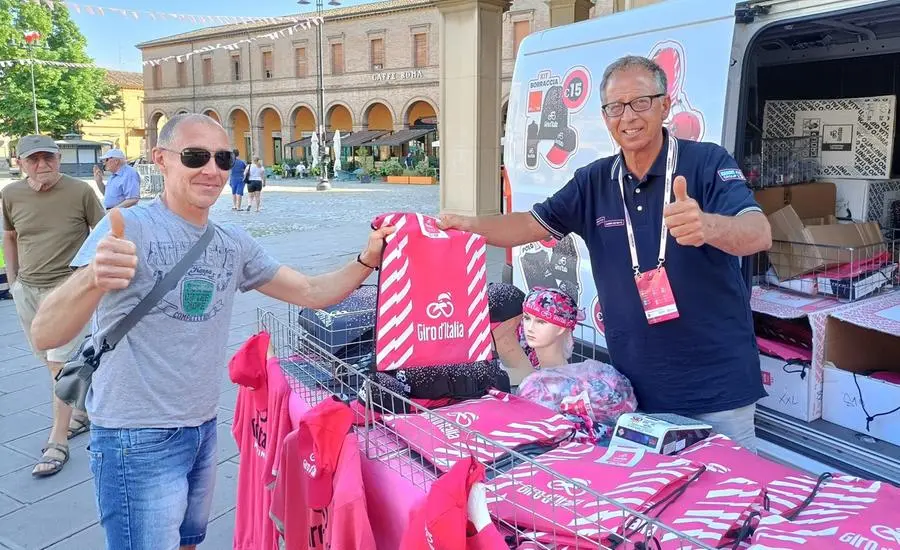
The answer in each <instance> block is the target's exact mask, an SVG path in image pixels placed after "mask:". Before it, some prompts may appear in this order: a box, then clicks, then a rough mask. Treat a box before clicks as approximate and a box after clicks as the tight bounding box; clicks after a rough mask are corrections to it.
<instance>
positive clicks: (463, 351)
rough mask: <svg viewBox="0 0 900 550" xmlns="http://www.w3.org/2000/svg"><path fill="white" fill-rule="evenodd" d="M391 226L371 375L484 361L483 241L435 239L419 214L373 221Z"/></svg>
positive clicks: (459, 236) (487, 333)
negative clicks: (375, 368)
mask: <svg viewBox="0 0 900 550" xmlns="http://www.w3.org/2000/svg"><path fill="white" fill-rule="evenodd" d="M387 225H391V226H393V227H394V228H396V231H395V232H394V233H393V234H391V235H389V236H388V237H387V238H386V239H385V248H384V255H383V259H382V261H381V271H380V272H379V277H378V284H379V292H378V309H377V316H376V322H375V323H376V324H375V330H376V336H375V359H376V366H377V369H378V370H379V371H394V370H398V369H405V368H410V367H429V366H434V365H451V364H458V363H472V362H476V361H485V360H487V359H489V358H490V357H491V356H492V354H493V342H492V340H491V325H490V316H489V308H488V299H487V259H486V252H487V246H486V241H485V239H484V237H481V236H479V235H475V234H472V233H466V232H463V231H458V230H455V229H451V230H447V231H443V230H441V229H439V228H438V226H437V220H436V219H435V218H432V217H430V216H424V215H422V214H403V213H393V214H385V215H382V216H379V217H378V218H376V219H375V220H374V221H373V222H372V227H373V228H376V229H377V228H379V227H382V226H387Z"/></svg>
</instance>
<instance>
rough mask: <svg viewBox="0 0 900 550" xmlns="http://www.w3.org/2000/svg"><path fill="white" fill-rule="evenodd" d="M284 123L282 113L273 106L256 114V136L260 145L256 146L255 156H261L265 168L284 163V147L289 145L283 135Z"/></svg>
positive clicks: (267, 106) (266, 107) (261, 108)
mask: <svg viewBox="0 0 900 550" xmlns="http://www.w3.org/2000/svg"><path fill="white" fill-rule="evenodd" d="M283 122H284V117H282V115H281V111H280V110H279V109H278V107H276V106H274V105H272V104H266V105H263V106H261V107H260V108H259V110H258V111H257V112H256V125H255V126H256V129H257V132H256V134H255V135H257V136H259V143H257V144H255V147H254V154H255V155H258V156H259V158H260V159H261V160H262V162H263V165H264V166H272V165H274V164H280V163H281V162H282V155H283V154H284V149H283V147H284V145H285V144H286V143H287V142H286V141H284V136H282V135H281V128H282V124H283Z"/></svg>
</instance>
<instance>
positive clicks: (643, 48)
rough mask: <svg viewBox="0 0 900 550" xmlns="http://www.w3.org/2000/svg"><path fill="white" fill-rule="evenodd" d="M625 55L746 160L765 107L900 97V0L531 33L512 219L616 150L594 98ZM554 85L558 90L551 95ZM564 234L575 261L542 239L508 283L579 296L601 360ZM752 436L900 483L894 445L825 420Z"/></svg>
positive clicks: (515, 81) (630, 17) (610, 22)
mask: <svg viewBox="0 0 900 550" xmlns="http://www.w3.org/2000/svg"><path fill="white" fill-rule="evenodd" d="M627 54H636V55H644V56H648V57H651V58H654V59H655V60H656V61H657V62H658V63H660V65H661V66H662V67H663V68H664V69H665V70H666V71H667V73H668V74H669V76H670V83H669V90H668V91H669V94H670V95H671V96H672V98H673V108H672V114H671V118H670V120H669V121H668V124H669V127H670V130H671V131H672V132H673V133H675V134H676V135H677V136H678V137H681V138H685V139H695V140H702V141H711V142H717V143H719V144H721V145H722V146H724V147H725V148H726V149H728V150H729V151H730V152H731V153H732V154H733V156H734V157H735V158H736V159H737V160H738V162H739V163H742V161H743V159H744V158H745V157H746V156H747V155H749V154H751V153H753V152H758V151H759V149H760V142H761V138H762V135H761V129H762V127H763V125H762V114H763V106H764V104H765V101H766V100H768V99H785V100H790V99H836V98H845V97H870V96H886V95H890V96H895V95H897V93H898V88H900V1H897V0H893V1H875V0H755V1H754V0H751V1H746V2H734V1H732V0H665V1H662V2H660V3H657V4H653V5H650V6H647V7H642V8H638V9H633V10H629V11H626V12H622V13H617V14H614V15H610V16H605V17H600V18H596V19H591V20H588V21H584V22H580V23H575V24H571V25H566V26H563V27H557V28H551V29H548V30H545V31H540V32H536V33H534V34H532V35H529V36H528V37H527V38H526V39H525V40H524V41H523V42H522V44H521V46H520V48H519V53H518V57H517V59H516V64H515V71H514V74H513V78H512V85H511V90H510V96H509V107H508V111H507V122H506V124H507V126H506V134H505V136H506V139H505V146H504V157H503V158H504V163H505V169H506V171H507V174H508V179H509V185H510V187H511V195H512V210H513V211H528V210H529V209H530V208H531V206H532V205H533V204H534V203H535V202H538V201H541V200H543V199H544V198H546V197H547V196H549V195H551V194H552V193H554V192H555V191H556V190H557V189H559V188H561V187H562V186H563V185H564V184H565V183H566V182H567V181H568V180H569V178H570V177H571V176H572V174H573V173H574V171H575V169H576V168H578V167H580V166H583V165H586V164H588V163H590V162H591V161H593V160H595V159H597V158H599V157H603V156H608V155H611V154H613V153H614V152H615V150H616V148H615V147H614V145H613V143H612V141H611V139H610V136H609V134H608V132H607V130H606V127H605V125H604V122H603V119H602V117H601V112H600V94H599V92H598V90H599V84H600V79H601V78H602V75H603V70H604V68H605V67H606V66H607V65H608V64H609V63H611V62H612V61H613V60H615V59H616V58H619V57H621V56H623V55H627ZM559 86H561V87H562V94H561V95H560V94H559V93H558V90H559V88H558V87H559ZM553 87H557V88H556V90H557V93H546V92H548V91H549V90H550V89H551V88H553ZM551 119H552V120H551ZM545 127H552V128H569V130H568V131H566V135H565V138H566V139H564V140H560V141H554V138H555V137H556V134H555V135H554V136H542V135H540V132H541V131H542V129H543V128H545ZM895 129H896V128H894V130H895ZM891 139H893V136H891ZM893 143H897V141H896V140H895V141H893ZM893 156H894V159H895V161H894V162H895V163H896V162H897V161H898V160H900V155H893ZM898 171H900V170H894V172H893V173H896V172H898ZM568 239H572V240H571V242H569V243H565V246H564V248H565V249H567V250H569V251H571V253H572V254H577V256H578V257H577V258H575V257H572V256H569V259H568V262H567V263H563V264H562V265H560V262H559V261H557V260H559V259H560V256H559V255H558V254H562V255H566V254H564V253H561V252H559V251H558V250H557V251H556V253H554V252H553V251H551V250H550V248H549V246H548V243H532V244H529V245H526V246H523V247H518V248H516V249H515V250H514V251H513V254H512V278H513V282H514V283H515V284H516V285H517V286H519V287H521V288H527V287H533V286H536V285H542V284H543V285H546V284H547V282H548V280H547V279H551V280H552V283H558V284H562V285H569V286H570V287H573V288H575V289H576V290H577V292H578V293H579V296H580V298H579V301H580V305H581V307H583V308H584V309H585V311H586V312H588V318H589V320H588V321H587V322H586V326H584V327H579V330H578V334H576V336H577V337H578V339H579V341H580V343H581V345H582V346H584V350H583V351H584V352H585V354H587V355H590V354H595V355H596V354H598V353H599V354H600V355H602V354H604V353H605V340H604V338H603V322H602V314H601V312H600V311H599V307H598V305H597V299H596V291H595V289H594V283H593V279H592V277H591V273H590V262H589V261H586V260H587V251H586V248H585V246H584V243H583V242H582V241H581V240H580V239H578V238H574V239H573V238H572V237H569V238H568ZM560 244H563V243H560ZM558 246H559V245H557V247H558ZM554 250H556V248H554ZM573 264H574V265H573ZM745 264H749V262H745ZM748 281H749V273H748ZM748 284H749V283H748ZM898 361H900V359H898ZM897 429H898V430H900V424H898V426H897ZM757 433H758V435H759V436H760V438H761V440H762V441H761V442H760V451H761V452H762V453H763V454H766V455H768V456H769V457H771V458H774V459H777V460H781V461H784V462H788V463H791V464H793V465H795V466H797V467H800V468H803V469H806V470H809V471H811V472H814V473H818V472H822V471H826V470H828V471H842V472H845V473H850V474H855V475H860V476H863V477H867V478H872V479H882V480H888V481H891V482H894V483H900V447H898V446H895V445H891V444H889V443H885V442H882V441H878V440H875V439H873V438H871V437H867V436H864V435H862V434H858V433H856V432H853V431H851V430H847V429H844V428H842V427H840V426H837V425H834V424H831V423H829V422H826V421H824V420H821V419H819V420H814V421H812V422H803V421H800V420H796V419H793V418H790V417H788V416H785V415H782V414H779V413H776V412H774V411H770V410H767V409H765V408H760V410H759V412H758V415H757Z"/></svg>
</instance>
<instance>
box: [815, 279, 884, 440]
mask: <svg viewBox="0 0 900 550" xmlns="http://www.w3.org/2000/svg"><path fill="white" fill-rule="evenodd" d="M825 361H826V364H825V369H824V370H825V377H824V384H823V392H822V418H824V419H825V420H827V421H828V422H831V423H833V424H837V425H839V426H843V427H845V428H848V429H851V430H855V431H857V432H859V433H863V434H867V435H870V436H872V437H875V438H877V439H881V440H883V441H888V442H890V443H893V444H895V445H900V411H895V412H893V413H891V414H887V415H882V416H877V417H876V418H874V419H873V420H872V421H871V422H869V421H868V417H869V416H875V415H878V414H879V413H887V412H889V411H892V410H894V409H895V408H896V407H897V406H898V405H900V385H898V384H892V383H890V382H886V381H883V380H878V379H875V378H870V377H868V376H866V374H867V373H869V372H871V371H876V370H887V371H892V372H900V293H898V292H893V293H890V294H886V295H884V296H880V297H876V298H870V299H868V300H865V301H863V302H860V303H859V305H858V306H857V307H853V308H847V309H842V310H840V311H836V312H832V313H830V314H829V316H828V319H827V321H826V329H825Z"/></svg>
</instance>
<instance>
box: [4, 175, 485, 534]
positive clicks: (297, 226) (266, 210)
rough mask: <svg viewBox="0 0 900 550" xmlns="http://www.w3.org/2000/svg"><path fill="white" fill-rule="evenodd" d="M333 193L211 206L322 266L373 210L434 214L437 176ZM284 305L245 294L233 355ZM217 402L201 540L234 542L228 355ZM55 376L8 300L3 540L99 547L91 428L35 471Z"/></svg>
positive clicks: (291, 256)
mask: <svg viewBox="0 0 900 550" xmlns="http://www.w3.org/2000/svg"><path fill="white" fill-rule="evenodd" d="M335 186H336V188H335V189H334V190H333V191H330V192H327V193H321V192H316V191H315V190H314V182H310V181H306V182H298V181H297V180H282V181H271V182H270V183H269V185H268V186H267V187H266V189H265V190H264V191H263V199H262V211H261V212H260V213H258V214H257V213H254V212H233V211H232V210H231V197H230V196H225V195H223V197H222V198H221V199H220V200H219V201H218V203H217V204H216V205H215V207H214V209H213V219H214V220H215V221H217V222H219V223H228V222H230V223H239V224H241V225H243V226H245V227H246V228H247V229H248V230H249V231H250V232H251V233H252V234H253V235H255V236H257V237H258V238H259V241H260V242H261V243H262V244H263V245H264V246H265V247H266V249H267V250H268V251H269V252H270V253H271V254H272V255H273V256H274V257H276V258H277V259H279V260H280V261H282V262H284V263H285V264H288V265H291V266H293V267H295V268H298V269H301V270H302V271H304V272H306V273H322V272H325V271H328V270H330V269H333V268H336V267H339V266H340V265H342V264H343V263H345V262H347V261H350V260H352V259H353V258H354V257H355V256H356V254H357V253H358V252H359V251H360V250H361V247H362V246H363V245H364V243H365V239H366V236H367V234H368V223H369V222H370V221H371V219H372V218H373V217H374V216H375V215H377V214H381V213H383V212H388V211H418V212H422V213H427V214H435V213H436V212H437V210H438V187H437V186H427V187H419V186H398V185H386V184H365V185H363V184H358V183H350V182H338V183H336V184H335ZM502 263H503V252H502V250H499V249H491V250H490V251H489V274H490V276H491V278H492V280H497V279H499V277H500V272H501V269H502ZM257 307H264V308H268V309H271V310H272V311H275V312H276V313H281V314H284V313H286V312H287V306H286V305H284V304H282V303H279V302H277V301H275V300H272V299H270V298H267V297H265V296H263V295H261V294H259V293H257V292H250V293H247V294H243V295H239V296H238V297H237V301H236V303H235V308H234V315H233V318H232V322H231V332H230V336H229V340H228V350H229V356H230V354H231V353H232V352H234V350H236V349H237V348H238V347H239V346H240V344H241V343H242V342H243V341H244V340H245V339H246V338H247V337H248V336H249V335H251V334H252V333H253V332H255V330H256V318H257V317H256V309H257ZM221 390H222V393H221V402H220V407H219V416H218V422H219V471H218V478H217V484H216V490H215V497H214V503H213V508H212V518H211V519H212V521H211V523H210V527H209V533H208V536H207V539H206V542H205V543H204V544H202V545H201V546H200V547H201V548H209V549H214V550H220V549H221V550H225V549H229V548H231V547H232V534H233V526H234V506H235V495H236V487H237V473H238V460H237V449H236V447H235V444H234V441H233V439H232V437H231V431H230V430H231V419H232V417H233V414H234V405H235V400H236V397H237V390H236V387H235V386H234V385H233V384H232V383H231V381H230V380H229V379H228V372H227V369H225V365H223V369H222V387H221ZM50 398H51V390H50V377H49V375H48V373H47V371H46V368H45V367H42V366H41V365H40V362H39V361H38V360H37V359H35V358H34V356H32V355H31V353H30V351H29V349H28V345H27V343H26V341H25V337H24V336H23V334H22V330H21V328H20V327H19V324H18V321H17V319H16V313H15V306H14V304H13V302H12V300H4V301H0V548H4V549H14V550H20V549H28V550H31V549H35V550H37V549H53V550H62V549H65V550H101V549H103V547H104V543H103V535H102V532H101V530H100V526H99V524H98V523H97V511H96V507H95V504H94V487H93V481H92V479H91V473H90V469H89V467H88V456H87V453H86V452H85V448H86V446H87V444H88V438H89V436H88V435H81V436H78V437H77V438H76V439H74V440H73V441H71V442H70V446H71V448H70V452H71V459H70V460H69V463H68V464H66V466H65V468H64V469H63V471H62V472H60V473H59V474H57V475H55V476H52V477H49V478H46V479H34V478H32V476H31V469H32V467H33V465H34V463H35V461H36V460H37V459H38V458H39V457H40V454H41V447H42V445H43V444H44V442H45V441H46V437H47V435H48V431H49V428H50V423H51V417H50Z"/></svg>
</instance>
